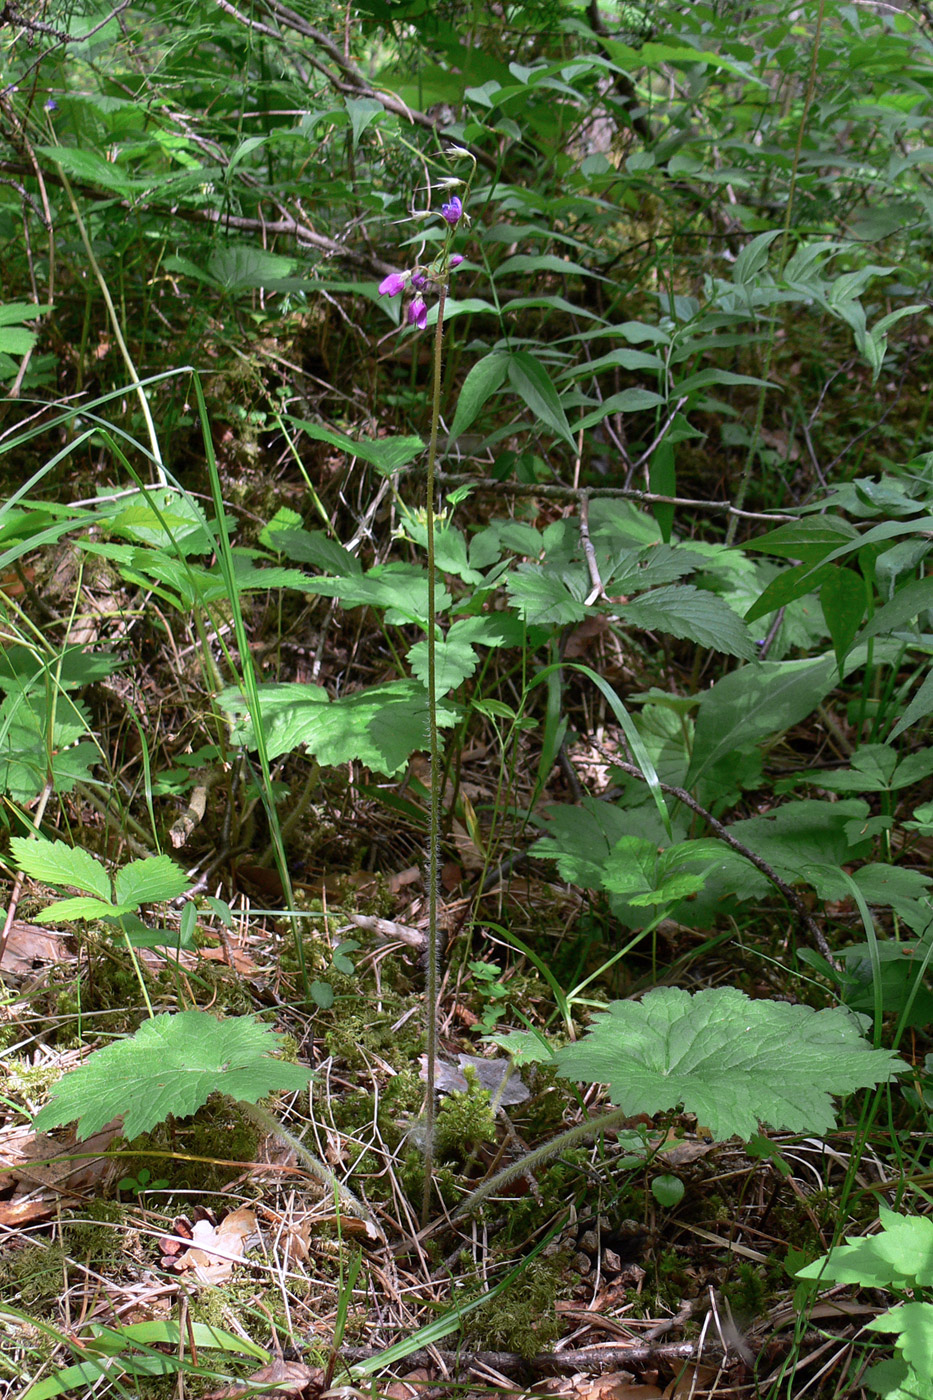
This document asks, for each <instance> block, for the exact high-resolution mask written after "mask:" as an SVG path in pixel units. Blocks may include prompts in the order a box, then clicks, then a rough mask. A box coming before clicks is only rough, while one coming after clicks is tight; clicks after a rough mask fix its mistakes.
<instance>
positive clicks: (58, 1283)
mask: <svg viewBox="0 0 933 1400" xmlns="http://www.w3.org/2000/svg"><path fill="white" fill-rule="evenodd" d="M124 1223H125V1216H124V1212H123V1210H122V1208H121V1207H117V1206H115V1205H113V1204H112V1203H109V1202H106V1201H92V1202H91V1203H90V1204H89V1206H88V1208H87V1211H86V1213H85V1214H84V1216H82V1217H81V1218H79V1219H74V1220H69V1219H65V1220H63V1221H62V1225H61V1238H60V1239H56V1240H53V1241H52V1242H51V1243H49V1244H27V1245H26V1246H25V1247H24V1248H22V1249H13V1248H11V1249H7V1250H5V1251H4V1253H3V1256H2V1259H0V1297H3V1298H16V1299H17V1300H18V1301H19V1302H21V1303H22V1305H23V1306H24V1307H26V1308H28V1309H29V1310H30V1311H31V1312H32V1313H34V1315H35V1316H37V1317H46V1318H51V1319H53V1320H58V1319H59V1309H60V1304H61V1298H62V1290H63V1288H64V1287H65V1280H66V1277H68V1276H69V1270H72V1263H71V1261H73V1260H74V1261H77V1262H78V1263H82V1264H90V1265H91V1267H92V1268H94V1270H95V1271H98V1272H100V1273H103V1274H105V1275H106V1276H107V1277H111V1278H112V1277H119V1276H120V1275H121V1274H122V1273H123V1272H124V1271H125V1270H126V1268H127V1267H128V1266H129V1265H131V1264H132V1260H131V1258H130V1250H129V1249H128V1247H127V1238H126V1232H125V1230H124V1229H115V1228H114V1227H115V1226H116V1225H118V1224H124Z"/></svg>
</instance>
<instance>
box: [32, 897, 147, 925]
mask: <svg viewBox="0 0 933 1400" xmlns="http://www.w3.org/2000/svg"><path fill="white" fill-rule="evenodd" d="M131 908H132V906H131V905H128V904H112V903H111V902H110V900H109V899H107V900H104V899H93V898H92V897H91V896H90V895H86V894H82V895H75V896H74V898H73V899H59V900H56V902H55V903H54V904H50V905H49V906H48V908H46V909H43V910H42V911H41V912H40V913H38V914H37V915H36V923H37V924H59V923H71V921H72V920H73V919H113V918H117V917H118V916H119V915H120V914H128V913H130V912H131Z"/></svg>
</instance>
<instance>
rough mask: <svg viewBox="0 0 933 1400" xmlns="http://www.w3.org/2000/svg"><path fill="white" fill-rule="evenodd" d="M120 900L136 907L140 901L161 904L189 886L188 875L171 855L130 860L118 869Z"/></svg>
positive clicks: (115, 887)
mask: <svg viewBox="0 0 933 1400" xmlns="http://www.w3.org/2000/svg"><path fill="white" fill-rule="evenodd" d="M113 883H114V893H115V895H116V898H117V901H118V902H119V903H122V904H129V905H131V906H132V907H133V908H136V907H138V906H139V905H140V904H152V903H158V904H161V903H163V902H164V901H166V900H169V899H177V898H178V896H179V895H181V894H184V893H185V891H186V890H187V888H188V883H189V881H188V877H187V875H186V874H185V872H184V871H183V870H182V869H181V867H180V866H178V865H176V864H175V862H174V861H173V860H172V859H171V858H170V857H169V856H147V857H145V859H143V860H131V861H130V863H129V865H124V866H123V868H122V870H119V871H117V875H116V878H115V880H114V882H113Z"/></svg>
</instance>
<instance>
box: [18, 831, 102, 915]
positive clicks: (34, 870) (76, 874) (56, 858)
mask: <svg viewBox="0 0 933 1400" xmlns="http://www.w3.org/2000/svg"><path fill="white" fill-rule="evenodd" d="M10 850H11V851H12V852H13V856H14V859H15V860H16V862H17V864H18V865H19V867H20V869H21V870H23V871H24V872H25V873H26V874H27V875H28V876H29V878H30V879H31V880H41V881H42V882H43V883H44V884H46V885H67V886H69V887H70V888H72V889H76V890H84V892H85V893H86V894H94V895H97V897H98V898H99V899H103V900H105V901H106V902H107V903H108V904H109V903H110V895H111V888H110V876H109V875H108V874H107V871H106V870H105V869H104V867H103V866H102V865H101V863H100V861H98V860H95V859H94V857H93V856H92V855H91V853H90V851H86V850H84V848H83V847H82V846H69V845H68V843H67V841H32V840H29V839H27V838H26V837H24V836H13V837H12V838H11V839H10Z"/></svg>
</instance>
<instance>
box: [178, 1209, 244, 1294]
mask: <svg viewBox="0 0 933 1400" xmlns="http://www.w3.org/2000/svg"><path fill="white" fill-rule="evenodd" d="M255 1232H256V1212H255V1211H253V1210H250V1208H249V1207H248V1206H240V1208H239V1210H233V1211H231V1212H230V1214H229V1215H226V1216H224V1218H223V1220H222V1221H221V1222H220V1224H219V1225H212V1224H211V1223H210V1221H209V1220H198V1221H196V1222H195V1224H194V1225H193V1226H192V1229H191V1244H190V1245H189V1246H188V1248H187V1249H186V1250H185V1252H184V1254H180V1255H179V1256H178V1258H177V1259H176V1261H175V1265H174V1267H175V1269H176V1270H177V1271H178V1272H181V1271H182V1270H184V1269H193V1270H194V1276H195V1278H196V1279H197V1280H198V1281H199V1282H200V1283H209V1284H218V1283H226V1281H227V1279H229V1278H230V1277H231V1275H232V1274H233V1269H234V1265H236V1264H239V1263H241V1262H242V1260H243V1259H244V1258H245V1257H246V1241H247V1240H248V1239H249V1237H250V1235H253V1234H255Z"/></svg>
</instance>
